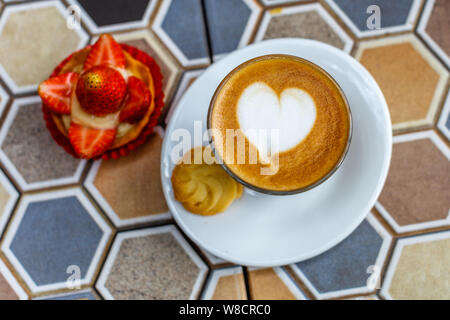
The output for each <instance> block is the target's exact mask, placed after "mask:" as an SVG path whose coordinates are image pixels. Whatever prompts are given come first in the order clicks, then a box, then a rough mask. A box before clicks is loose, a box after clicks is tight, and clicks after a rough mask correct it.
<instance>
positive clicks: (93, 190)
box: [84, 126, 172, 228]
mask: <svg viewBox="0 0 450 320" xmlns="http://www.w3.org/2000/svg"><path fill="white" fill-rule="evenodd" d="M155 132H156V133H157V134H158V135H159V136H160V137H161V139H162V138H163V136H164V130H163V129H162V128H161V127H159V126H157V127H155ZM102 161H103V160H97V161H94V163H93V165H92V167H91V169H90V170H89V173H88V175H87V177H86V180H85V182H84V186H85V187H86V189H87V190H88V191H89V193H90V194H91V195H92V197H93V198H94V199H95V200H96V201H97V203H98V204H99V206H100V207H101V208H102V209H103V210H104V211H105V213H106V215H107V216H108V217H109V218H110V219H111V220H112V222H113V223H114V225H115V226H116V227H117V228H120V227H126V226H132V225H137V224H143V223H147V222H154V221H162V220H167V219H170V218H171V216H172V215H171V214H170V212H169V211H167V212H163V213H157V214H149V215H148V216H145V217H139V218H130V219H121V218H120V217H119V216H118V215H117V214H116V212H115V211H114V209H113V208H112V207H111V206H110V205H109V203H108V201H107V200H106V199H105V197H103V195H102V194H101V192H100V191H99V190H98V189H97V187H96V186H95V183H94V182H95V177H96V176H97V173H98V170H99V169H100V166H101V164H102Z"/></svg>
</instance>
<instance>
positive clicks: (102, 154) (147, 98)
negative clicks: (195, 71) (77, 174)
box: [38, 34, 164, 159]
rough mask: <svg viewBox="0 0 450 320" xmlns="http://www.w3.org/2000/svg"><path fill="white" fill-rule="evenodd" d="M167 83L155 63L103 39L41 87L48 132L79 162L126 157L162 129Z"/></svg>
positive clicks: (64, 63)
mask: <svg viewBox="0 0 450 320" xmlns="http://www.w3.org/2000/svg"><path fill="white" fill-rule="evenodd" d="M161 80H162V76H161V72H160V70H159V67H158V65H157V64H156V63H155V61H154V60H153V58H152V57H150V56H149V55H147V54H146V53H144V52H142V51H140V50H138V49H136V48H134V47H131V46H128V45H125V44H118V43H117V42H116V41H115V40H114V38H113V37H112V36H111V35H109V34H103V35H101V36H100V37H99V39H98V40H97V42H96V43H95V44H94V45H92V46H87V47H86V48H84V49H82V50H80V51H77V52H75V53H73V54H72V55H70V56H69V57H67V58H66V59H65V60H63V61H62V62H61V64H60V65H59V66H58V67H56V69H55V70H54V71H53V73H52V75H51V76H50V78H49V79H47V80H45V81H44V82H42V83H41V84H40V85H39V88H38V93H39V95H40V97H41V99H42V102H43V104H42V110H43V112H44V118H45V120H46V122H47V128H48V129H49V130H50V133H51V134H52V136H53V138H54V139H55V140H56V142H57V143H59V144H60V145H61V146H63V147H64V149H65V150H66V151H67V152H69V153H70V154H72V155H73V156H75V157H79V158H84V159H98V158H103V159H109V158H118V157H120V156H123V155H126V154H128V152H129V151H130V150H133V149H134V148H136V147H137V146H138V145H140V144H142V143H143V142H145V140H146V138H147V136H148V135H149V134H150V133H151V132H152V131H153V127H154V126H155V125H156V122H157V120H158V117H159V115H160V112H161V108H162V107H163V102H162V101H163V97H164V94H163V92H162V90H161V86H162V84H161Z"/></svg>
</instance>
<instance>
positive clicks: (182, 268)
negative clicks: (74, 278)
mask: <svg viewBox="0 0 450 320" xmlns="http://www.w3.org/2000/svg"><path fill="white" fill-rule="evenodd" d="M207 271H208V267H207V266H206V264H205V263H204V262H203V261H202V260H201V259H200V257H199V256H198V255H197V254H196V253H195V251H194V250H193V249H192V248H191V247H190V245H189V244H188V242H187V241H186V240H185V239H184V238H183V236H182V235H181V233H180V232H179V231H178V230H177V229H176V228H175V226H173V225H167V226H162V227H155V228H147V229H140V230H133V231H127V232H119V234H118V235H117V236H116V238H115V241H114V244H113V245H112V248H111V250H110V252H109V255H108V257H107V259H106V262H105V265H104V267H103V269H102V271H101V273H100V276H99V279H98V281H97V284H96V287H97V289H98V290H99V292H100V294H101V295H102V296H103V297H104V298H105V299H108V300H110V299H111V300H112V299H118V300H126V299H131V300H158V299H196V298H198V296H199V292H200V288H201V286H202V284H203V282H204V279H205V276H206V273H207Z"/></svg>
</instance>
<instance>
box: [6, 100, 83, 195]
mask: <svg viewBox="0 0 450 320" xmlns="http://www.w3.org/2000/svg"><path fill="white" fill-rule="evenodd" d="M0 159H1V161H2V162H3V164H4V165H5V166H6V168H7V170H8V171H9V172H10V173H11V174H12V176H13V178H14V179H15V180H16V181H17V183H18V184H19V186H20V188H21V189H22V190H24V191H27V190H33V189H38V188H47V187H52V186H57V185H64V184H72V183H76V182H78V181H79V179H80V176H81V172H82V170H83V168H84V166H85V164H86V161H84V160H79V159H75V158H73V157H72V156H71V155H69V154H68V153H66V152H65V151H64V149H62V148H61V147H60V146H58V145H57V144H56V143H55V141H54V140H53V139H52V138H51V136H50V134H49V133H48V130H47V128H46V125H45V122H44V119H43V117H42V111H41V100H40V98H39V97H31V98H22V99H16V100H15V101H14V103H13V105H12V107H11V110H10V112H9V113H8V116H7V118H6V120H5V122H4V123H3V126H2V127H1V130H0Z"/></svg>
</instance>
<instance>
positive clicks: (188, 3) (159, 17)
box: [152, 0, 210, 67]
mask: <svg viewBox="0 0 450 320" xmlns="http://www.w3.org/2000/svg"><path fill="white" fill-rule="evenodd" d="M152 29H153V30H154V31H155V32H156V34H157V35H158V37H159V38H160V39H161V40H162V41H163V42H164V44H165V45H166V46H167V47H168V48H169V49H170V50H171V51H172V53H174V54H175V56H176V57H177V58H178V60H179V61H180V62H181V64H182V65H183V66H186V67H192V66H199V65H206V64H209V62H210V59H209V50H208V43H207V38H206V29H205V24H204V17H203V13H202V3H201V0H184V1H177V0H165V1H163V2H162V4H161V6H160V7H159V9H158V12H157V14H156V17H155V20H154V21H153V24H152Z"/></svg>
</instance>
